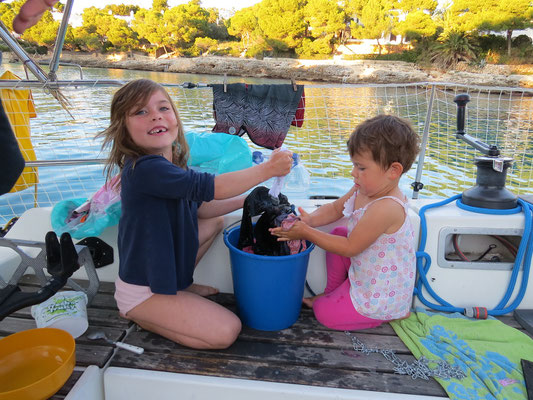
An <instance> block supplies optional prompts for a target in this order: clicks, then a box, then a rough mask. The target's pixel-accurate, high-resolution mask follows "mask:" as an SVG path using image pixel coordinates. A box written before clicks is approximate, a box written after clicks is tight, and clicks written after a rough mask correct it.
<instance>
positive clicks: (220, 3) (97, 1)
mask: <svg viewBox="0 0 533 400" xmlns="http://www.w3.org/2000/svg"><path fill="white" fill-rule="evenodd" d="M259 1H260V0H201V4H202V7H204V8H211V7H215V8H222V9H227V10H230V9H231V8H233V7H234V8H235V9H236V10H239V9H241V8H245V7H250V6H252V5H254V4H255V3H259ZM188 2H189V0H168V5H169V7H175V6H177V5H180V4H185V3H188ZM62 3H63V1H62ZM108 4H133V5H136V6H140V7H142V8H152V0H91V1H90V2H87V1H84V0H75V1H74V3H73V6H72V14H81V13H82V12H83V9H84V8H86V7H91V6H94V7H97V8H104V7H105V6H106V5H108Z"/></svg>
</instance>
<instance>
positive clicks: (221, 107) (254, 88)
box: [212, 83, 305, 149]
mask: <svg viewBox="0 0 533 400" xmlns="http://www.w3.org/2000/svg"><path fill="white" fill-rule="evenodd" d="M212 87H213V109H214V112H215V121H216V124H215V126H214V128H213V132H225V133H229V134H232V135H238V136H242V135H244V134H245V133H248V136H249V137H250V139H251V140H252V142H254V143H255V144H256V145H258V146H262V147H265V148H267V149H276V148H279V147H281V145H282V144H283V141H284V140H285V136H286V135H287V132H288V131H289V127H290V125H291V123H293V122H294V125H295V126H298V127H300V126H301V125H302V123H303V112H304V109H303V108H304V107H305V100H304V99H303V98H302V95H303V92H304V87H303V85H297V86H296V90H294V87H293V85H284V84H281V85H248V84H244V83H231V84H227V85H224V84H214V85H212ZM299 107H300V108H299ZM297 111H298V113H297Z"/></svg>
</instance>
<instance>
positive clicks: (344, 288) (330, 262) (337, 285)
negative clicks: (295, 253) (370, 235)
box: [313, 226, 387, 331]
mask: <svg viewBox="0 0 533 400" xmlns="http://www.w3.org/2000/svg"><path fill="white" fill-rule="evenodd" d="M330 233H331V234H332V235H339V236H348V230H347V229H346V227H344V226H339V227H336V228H335V229H333V230H332V231H331V232H330ZM326 268H327V279H328V281H327V285H326V289H324V295H323V296H321V297H319V298H318V299H316V300H315V302H314V303H313V311H314V313H315V317H316V319H317V320H318V322H320V323H321V324H322V325H324V326H327V327H328V328H331V329H336V330H349V331H352V330H360V329H368V328H374V327H376V326H379V325H381V324H382V323H384V322H387V321H383V320H380V319H373V318H368V317H365V316H364V315H361V314H359V313H358V312H357V311H356V310H355V308H354V306H353V303H352V299H351V297H350V280H349V279H348V270H349V269H350V259H349V258H348V257H343V256H340V255H338V254H334V253H329V252H326Z"/></svg>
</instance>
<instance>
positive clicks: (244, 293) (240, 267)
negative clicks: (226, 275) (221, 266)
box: [224, 227, 315, 331]
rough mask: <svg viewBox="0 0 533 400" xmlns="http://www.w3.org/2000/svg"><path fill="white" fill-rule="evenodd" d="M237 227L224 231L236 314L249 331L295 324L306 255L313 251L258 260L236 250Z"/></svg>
mask: <svg viewBox="0 0 533 400" xmlns="http://www.w3.org/2000/svg"><path fill="white" fill-rule="evenodd" d="M240 230H241V228H240V227H235V228H232V229H231V230H229V231H224V243H225V244H226V246H228V249H229V251H230V260H231V274H232V276H233V292H234V294H235V299H236V301H237V312H238V314H239V317H240V318H241V320H242V322H243V323H244V324H245V325H247V326H249V327H250V328H254V329H258V330H262V331H277V330H281V329H285V328H288V327H290V326H291V325H292V324H294V323H295V322H296V320H297V319H298V316H299V315H300V310H301V307H302V298H303V294H304V286H305V276H306V274H307V265H308V263H309V254H310V253H311V251H312V250H313V248H314V247H315V245H314V244H312V243H310V242H307V245H308V246H307V249H306V250H305V251H302V252H301V253H298V254H293V255H288V256H261V255H257V254H250V253H246V252H244V251H242V250H239V249H238V248H237V243H238V242H239V234H240Z"/></svg>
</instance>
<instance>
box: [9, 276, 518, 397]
mask: <svg viewBox="0 0 533 400" xmlns="http://www.w3.org/2000/svg"><path fill="white" fill-rule="evenodd" d="M23 282H24V283H23V285H22V286H24V287H25V289H26V290H35V288H36V287H37V286H38V283H37V282H36V280H35V278H34V277H29V278H27V277H25V278H24V280H23ZM113 291H114V284H113V283H108V282H107V283H106V282H103V283H102V284H101V285H100V289H99V292H98V294H97V296H96V297H95V298H94V301H93V302H92V304H91V306H90V307H89V308H88V318H89V329H88V330H87V332H86V333H85V334H84V335H82V336H80V337H79V338H77V339H76V359H77V367H76V370H75V371H74V372H73V374H72V376H71V377H70V378H69V380H68V381H67V382H66V383H65V386H64V387H63V388H62V389H61V390H60V391H59V392H58V393H56V395H54V396H53V397H52V398H53V399H54V400H59V399H62V398H64V396H66V394H67V393H68V391H69V390H70V389H71V388H72V386H73V385H74V384H75V383H76V381H77V380H78V378H79V376H80V375H81V373H82V371H83V369H84V368H85V367H86V366H88V365H97V366H99V367H103V366H104V365H106V363H109V365H111V366H117V367H126V368H139V369H147V370H156V371H167V372H179V373H186V374H198V375H209V376H219V377H231V378H240V379H251V380H263V381H269V382H283V383H292V384H302V385H311V386H323V387H335V388H343V389H352V390H353V389H357V390H371V391H382V392H390V393H404V394H413V395H414V394H418V395H431V396H436V397H443V398H445V397H446V393H445V391H444V390H443V389H442V387H441V386H440V385H439V384H438V383H437V382H436V381H435V380H434V379H429V380H427V381H426V380H423V379H415V380H413V379H411V377H409V376H402V375H399V374H396V373H394V370H393V365H392V364H391V363H390V362H389V361H387V360H386V359H385V358H384V357H383V356H382V355H381V354H378V353H372V354H369V355H366V354H362V353H360V352H357V351H355V350H354V349H353V347H352V342H351V339H350V337H348V336H347V335H346V334H345V333H344V332H342V331H335V330H331V329H329V328H326V327H324V326H322V325H320V324H319V323H318V321H317V320H316V318H315V317H314V315H313V312H312V310H310V309H307V308H303V309H302V310H301V313H300V317H299V318H298V320H297V321H296V322H295V323H294V324H293V326H291V327H290V328H288V329H284V330H281V331H273V332H269V331H259V330H255V329H251V328H249V327H246V326H244V327H243V330H242V332H241V334H240V335H239V338H238V340H237V341H236V342H235V343H234V344H233V345H232V346H230V347H229V348H228V349H225V350H216V351H213V350H205V351H202V350H195V349H190V348H186V347H183V346H181V345H179V344H177V343H174V342H172V341H170V340H167V339H165V338H163V337H161V336H159V335H156V334H153V333H151V332H147V331H144V330H142V329H137V330H133V331H132V332H130V333H129V334H127V336H126V330H127V328H128V327H130V326H131V325H132V323H131V321H128V320H126V319H123V318H121V317H120V316H119V314H118V310H117V308H116V302H115V300H114V297H113ZM211 299H213V300H214V301H217V302H218V303H220V304H222V305H223V306H225V307H227V308H229V309H231V310H233V311H235V310H236V304H235V298H234V296H233V295H231V294H224V293H221V294H217V295H215V296H212V297H211ZM499 319H500V320H501V321H502V322H504V323H506V324H507V325H510V326H512V327H514V328H517V329H520V330H522V331H523V329H521V326H520V325H519V324H518V323H517V321H515V319H514V318H513V317H510V316H505V317H501V318H499ZM32 328H35V322H34V320H33V318H32V317H31V313H30V308H29V307H26V308H24V309H22V310H18V311H17V312H15V313H13V314H12V315H11V316H9V317H7V318H5V319H4V320H3V321H1V322H0V337H2V336H6V335H9V334H11V333H14V332H18V331H21V330H25V329H32ZM94 330H103V331H104V332H105V333H106V335H107V336H108V338H110V339H112V340H115V341H116V340H123V339H124V341H125V342H126V343H131V344H134V345H138V346H141V347H144V348H145V352H144V353H143V354H142V355H135V354H133V353H130V352H128V351H125V350H122V349H118V350H116V351H115V349H114V347H113V346H111V345H109V344H108V343H106V342H105V341H103V340H97V341H91V340H89V339H88V338H87V335H88V334H89V333H90V332H92V331H94ZM524 332H525V331H524ZM351 334H352V335H353V336H356V337H357V338H358V339H359V340H361V341H362V342H363V343H365V345H366V346H367V347H371V348H381V349H391V350H393V351H394V352H396V354H397V355H398V356H399V357H400V358H401V359H403V360H406V361H407V362H412V361H414V360H415V359H414V357H413V356H412V355H411V353H410V351H409V350H408V349H407V347H406V346H405V345H404V344H403V342H402V341H401V340H400V339H399V338H398V337H397V336H396V334H395V332H394V330H393V329H392V327H391V326H390V325H389V324H384V325H382V326H380V327H377V328H373V329H368V330H365V331H361V332H352V333H351ZM125 336H126V337H125ZM124 337H125V338H124Z"/></svg>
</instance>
